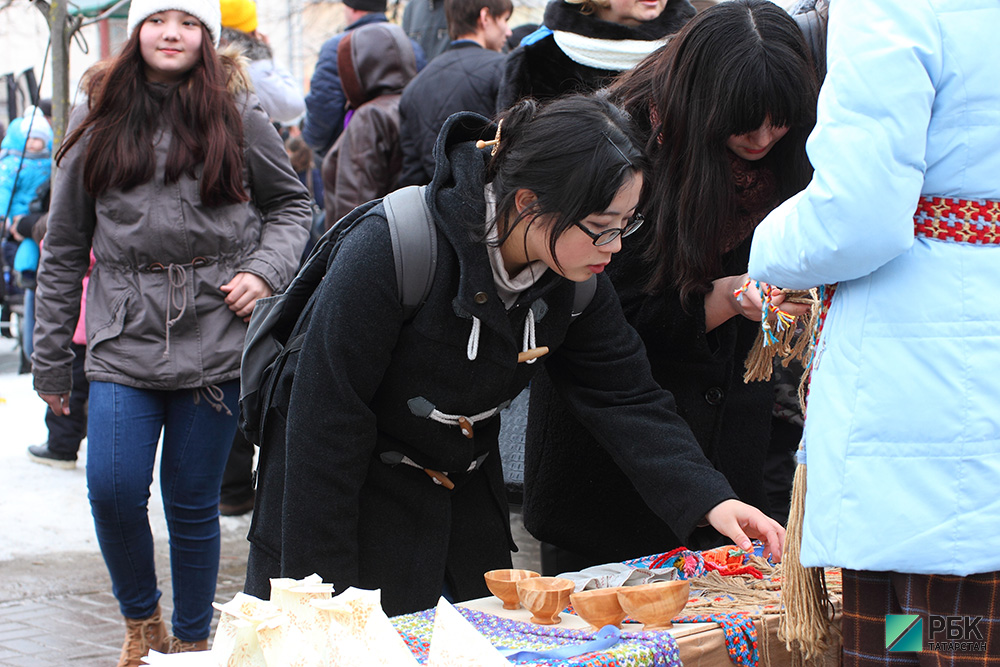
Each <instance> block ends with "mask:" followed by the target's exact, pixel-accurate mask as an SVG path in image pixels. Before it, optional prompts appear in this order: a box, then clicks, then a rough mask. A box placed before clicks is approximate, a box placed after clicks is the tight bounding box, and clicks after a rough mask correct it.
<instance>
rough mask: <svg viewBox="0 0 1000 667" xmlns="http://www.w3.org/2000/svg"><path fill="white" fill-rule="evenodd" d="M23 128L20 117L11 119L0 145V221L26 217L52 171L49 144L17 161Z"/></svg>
mask: <svg viewBox="0 0 1000 667" xmlns="http://www.w3.org/2000/svg"><path fill="white" fill-rule="evenodd" d="M27 129H28V127H27V124H26V123H25V121H24V119H23V118H16V119H14V120H13V121H11V123H10V127H9V128H8V129H7V134H6V136H4V138H3V142H2V143H0V218H3V217H4V216H5V215H6V216H7V217H8V218H13V217H14V216H19V215H26V214H27V213H28V212H29V204H31V200H32V199H34V198H35V191H36V190H38V188H39V187H40V186H42V185H44V184H45V183H46V182H48V180H49V176H50V174H51V172H52V153H51V151H52V143H51V142H50V143H49V144H48V146H47V147H46V150H45V151H42V152H38V153H27V154H26V155H24V159H23V160H22V159H21V155H22V153H23V152H24V147H25V144H26V142H27V140H28V136H27ZM18 168H20V172H19V171H18ZM15 181H16V185H15ZM8 207H9V208H8ZM8 211H9V215H8Z"/></svg>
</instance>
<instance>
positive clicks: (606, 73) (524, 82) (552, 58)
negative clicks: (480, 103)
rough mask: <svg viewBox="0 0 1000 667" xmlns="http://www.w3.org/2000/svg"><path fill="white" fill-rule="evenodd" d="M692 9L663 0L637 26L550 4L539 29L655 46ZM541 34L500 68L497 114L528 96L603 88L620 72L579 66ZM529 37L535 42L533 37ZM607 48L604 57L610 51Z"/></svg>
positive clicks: (558, 0)
mask: <svg viewBox="0 0 1000 667" xmlns="http://www.w3.org/2000/svg"><path fill="white" fill-rule="evenodd" d="M694 15H695V9H694V7H693V6H692V5H691V3H690V2H688V0H667V5H666V7H665V8H664V9H663V12H661V13H660V15H659V16H658V17H656V18H655V19H653V20H652V21H647V22H645V23H642V24H640V25H637V26H628V25H622V24H620V23H611V22H610V21H602V20H600V19H598V18H596V17H595V16H594V15H593V14H583V13H582V12H581V11H580V5H578V4H570V3H568V2H566V1H565V0H552V1H551V2H549V4H548V5H546V6H545V16H544V18H543V19H542V25H543V26H544V27H545V28H548V29H549V30H554V31H562V32H570V33H574V34H577V35H582V36H584V37H589V38H593V39H595V40H610V41H614V40H626V39H627V40H639V41H658V40H662V39H663V38H665V37H667V36H669V35H672V34H674V33H676V32H677V31H678V30H680V29H681V28H683V27H684V24H685V23H687V21H688V19H690V18H691V17H692V16H694ZM539 34H541V33H534V35H529V36H528V37H526V38H525V40H526V42H527V43H525V42H522V43H521V45H520V46H518V47H517V48H516V49H514V50H513V51H511V52H510V55H509V56H508V57H507V63H506V64H505V65H504V72H503V79H502V80H501V82H500V92H499V95H498V97H497V110H503V109H506V108H507V107H509V106H511V105H512V104H514V103H515V102H517V101H518V100H520V99H522V98H525V97H533V98H535V99H536V100H538V101H540V102H544V101H545V100H549V99H552V98H553V97H558V96H560V95H564V94H566V93H574V92H583V93H586V92H590V91H594V90H597V89H599V88H602V87H604V86H605V85H607V84H608V83H610V81H611V79H612V78H614V77H615V76H616V75H618V74H620V73H621V72H622V71H623V70H622V68H620V67H615V66H612V65H611V64H610V63H611V62H613V61H612V60H609V65H608V66H607V67H597V66H593V65H584V64H582V63H578V62H575V61H574V60H572V59H571V58H570V57H569V56H568V55H566V54H565V53H564V52H563V51H562V49H560V48H559V45H558V44H556V41H555V38H554V37H553V36H552V35H551V34H548V35H547V36H545V37H542V38H540V39H538V38H537V37H538V35H539ZM533 37H534V38H533ZM612 48H613V47H612V46H610V45H609V56H610V55H611V53H610V52H611V49H612Z"/></svg>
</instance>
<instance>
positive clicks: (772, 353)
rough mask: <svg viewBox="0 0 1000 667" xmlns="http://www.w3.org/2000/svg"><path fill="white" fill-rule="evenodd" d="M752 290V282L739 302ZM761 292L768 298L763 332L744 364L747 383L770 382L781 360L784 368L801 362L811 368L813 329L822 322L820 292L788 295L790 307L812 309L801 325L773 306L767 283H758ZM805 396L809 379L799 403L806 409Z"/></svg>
mask: <svg viewBox="0 0 1000 667" xmlns="http://www.w3.org/2000/svg"><path fill="white" fill-rule="evenodd" d="M748 287H749V281H747V283H746V284H745V285H744V286H743V287H741V288H740V290H738V291H737V298H740V297H741V296H742V293H743V292H745V291H746V290H747V288H748ZM758 287H759V288H760V292H761V294H762V295H764V297H763V300H764V308H763V312H762V316H761V322H760V332H759V333H758V334H757V340H756V341H755V342H754V346H753V348H752V349H751V350H750V355H749V356H748V357H747V360H746V362H745V364H744V367H745V368H746V372H745V373H744V374H743V381H744V382H756V381H765V382H766V381H768V380H770V379H771V373H772V372H773V371H774V360H775V359H781V364H782V366H785V367H786V368H787V367H788V364H790V363H791V362H792V361H795V360H798V361H801V362H802V363H803V364H804V365H808V364H807V362H808V361H809V359H810V357H811V355H812V346H813V341H814V339H815V337H814V336H813V335H812V332H813V329H814V328H815V326H816V325H817V323H818V322H819V317H818V314H819V308H820V299H819V295H818V292H817V290H816V289H811V290H808V291H805V290H802V291H794V292H793V291H786V292H785V296H786V298H785V301H787V302H788V303H808V304H810V305H811V308H810V310H809V312H808V313H806V314H805V315H804V316H803V317H802V320H801V322H796V318H794V317H792V316H790V315H788V314H786V313H784V312H782V311H781V310H778V308H776V307H775V306H773V305H772V304H771V298H770V296H769V295H768V292H770V289H769V288H768V286H767V285H765V284H763V283H758ZM804 392H805V376H803V380H802V383H800V385H799V402H800V403H801V404H802V405H805V401H803V400H802V399H803V395H804Z"/></svg>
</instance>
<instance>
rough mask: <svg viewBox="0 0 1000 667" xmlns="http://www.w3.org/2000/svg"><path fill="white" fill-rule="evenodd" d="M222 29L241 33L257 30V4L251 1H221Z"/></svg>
mask: <svg viewBox="0 0 1000 667" xmlns="http://www.w3.org/2000/svg"><path fill="white" fill-rule="evenodd" d="M220 6H221V7H222V27H223V28H233V29H234V30H240V31H242V32H253V31H254V30H256V29H257V4H256V3H255V2H253V0H221V2H220Z"/></svg>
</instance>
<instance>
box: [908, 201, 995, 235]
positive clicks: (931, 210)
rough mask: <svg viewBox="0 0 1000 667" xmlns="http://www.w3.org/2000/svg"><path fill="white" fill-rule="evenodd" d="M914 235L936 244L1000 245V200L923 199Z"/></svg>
mask: <svg viewBox="0 0 1000 667" xmlns="http://www.w3.org/2000/svg"><path fill="white" fill-rule="evenodd" d="M913 234H914V235H915V236H924V237H926V238H929V239H934V240H935V241H952V242H954V243H970V244H974V245H1000V201H992V200H988V199H980V200H972V199H949V198H947V197H921V198H920V203H919V204H918V205H917V211H916V213H914V214H913Z"/></svg>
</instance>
